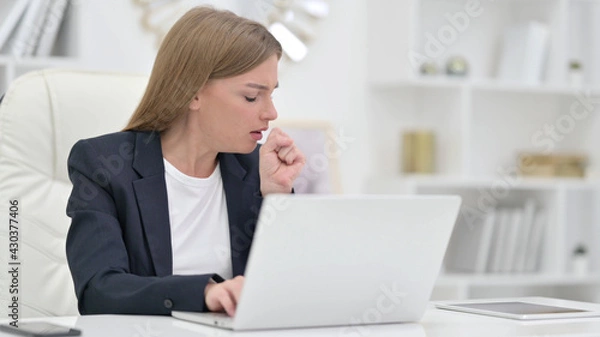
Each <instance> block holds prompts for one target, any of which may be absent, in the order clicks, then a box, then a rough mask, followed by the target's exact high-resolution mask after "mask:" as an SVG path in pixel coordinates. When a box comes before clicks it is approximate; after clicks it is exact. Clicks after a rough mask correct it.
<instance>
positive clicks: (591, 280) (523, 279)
mask: <svg viewBox="0 0 600 337" xmlns="http://www.w3.org/2000/svg"><path fill="white" fill-rule="evenodd" d="M574 285H579V286H598V287H600V274H590V275H584V276H577V275H544V274H529V275H515V274H504V275H503V274H487V275H474V274H442V275H440V277H439V278H438V280H437V282H436V286H438V287H452V286H476V287H494V286H502V287H506V286H515V287H516V286H574Z"/></svg>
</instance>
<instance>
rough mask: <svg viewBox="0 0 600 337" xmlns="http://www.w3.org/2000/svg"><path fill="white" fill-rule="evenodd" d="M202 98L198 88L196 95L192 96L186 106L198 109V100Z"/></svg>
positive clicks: (193, 109)
mask: <svg viewBox="0 0 600 337" xmlns="http://www.w3.org/2000/svg"><path fill="white" fill-rule="evenodd" d="M201 99H202V89H200V90H198V92H197V93H196V95H194V97H193V98H192V101H191V102H190V104H189V106H188V108H189V109H190V110H192V111H197V110H200V101H201Z"/></svg>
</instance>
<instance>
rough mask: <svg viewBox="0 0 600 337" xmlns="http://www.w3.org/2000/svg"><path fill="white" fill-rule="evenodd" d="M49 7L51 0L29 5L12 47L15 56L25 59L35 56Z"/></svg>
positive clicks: (36, 1) (38, 0) (38, 1)
mask: <svg viewBox="0 0 600 337" xmlns="http://www.w3.org/2000/svg"><path fill="white" fill-rule="evenodd" d="M49 6H50V0H35V1H33V0H32V1H31V2H30V3H29V5H28V6H27V11H26V12H25V15H24V16H23V20H22V22H21V23H20V24H19V27H18V28H17V32H16V33H15V37H14V40H13V43H12V46H11V54H12V55H13V56H16V57H23V56H31V55H32V54H33V51H34V50H35V47H36V45H37V40H38V38H39V36H40V32H41V30H42V27H43V24H44V19H45V17H46V12H47V11H48V8H49Z"/></svg>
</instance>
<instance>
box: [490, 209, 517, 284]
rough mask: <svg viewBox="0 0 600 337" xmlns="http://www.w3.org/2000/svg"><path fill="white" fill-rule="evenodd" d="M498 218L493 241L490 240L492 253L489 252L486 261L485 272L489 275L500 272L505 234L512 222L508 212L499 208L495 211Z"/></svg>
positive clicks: (504, 250)
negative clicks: (488, 257)
mask: <svg viewBox="0 0 600 337" xmlns="http://www.w3.org/2000/svg"><path fill="white" fill-rule="evenodd" d="M496 212H497V213H498V218H497V220H496V224H495V226H494V227H495V228H494V234H493V240H492V251H491V252H490V259H489V261H488V267H487V271H488V272H490V273H500V272H502V267H503V261H504V259H503V258H504V255H505V253H506V239H507V232H508V228H509V226H510V222H511V221H512V217H511V214H510V211H509V210H508V209H505V208H499V209H497V210H496Z"/></svg>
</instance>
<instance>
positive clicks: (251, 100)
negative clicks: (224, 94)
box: [244, 96, 256, 103]
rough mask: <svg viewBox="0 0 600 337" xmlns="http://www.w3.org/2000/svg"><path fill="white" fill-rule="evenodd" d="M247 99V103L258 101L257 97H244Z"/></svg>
mask: <svg viewBox="0 0 600 337" xmlns="http://www.w3.org/2000/svg"><path fill="white" fill-rule="evenodd" d="M244 97H245V98H246V101H248V102H250V103H252V102H255V101H256V97H248V96H244Z"/></svg>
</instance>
